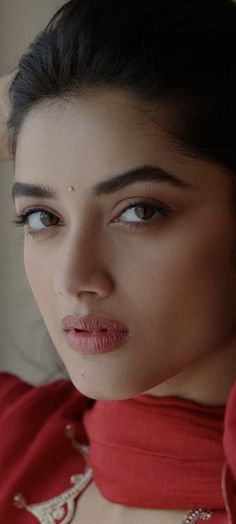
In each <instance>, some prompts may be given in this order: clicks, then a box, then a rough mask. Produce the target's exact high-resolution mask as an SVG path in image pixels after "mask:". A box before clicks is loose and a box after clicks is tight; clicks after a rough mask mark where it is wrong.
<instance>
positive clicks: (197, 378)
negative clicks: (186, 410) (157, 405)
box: [145, 341, 236, 406]
mask: <svg viewBox="0 0 236 524" xmlns="http://www.w3.org/2000/svg"><path fill="white" fill-rule="evenodd" d="M235 352H236V344H235V341H233V343H232V344H231V345H229V346H228V347H227V348H226V349H224V350H221V351H215V353H214V354H211V355H209V356H208V357H206V358H204V359H202V360H201V361H200V362H198V363H197V364H195V365H193V366H191V367H190V368H188V369H187V370H184V371H182V372H181V373H179V374H178V375H176V376H175V377H173V378H170V379H168V380H166V381H165V382H163V383H162V384H160V385H159V386H156V387H154V388H152V389H150V390H148V391H146V392H145V394H146V395H152V396H154V397H164V396H175V397H180V398H184V399H189V400H192V401H193V402H198V403H199V404H202V405H206V406H225V405H226V403H227V399H228V396H229V393H230V391H231V389H232V387H233V384H234V382H235V379H236V359H235Z"/></svg>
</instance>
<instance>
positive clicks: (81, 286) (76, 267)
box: [54, 232, 110, 295]
mask: <svg viewBox="0 0 236 524" xmlns="http://www.w3.org/2000/svg"><path fill="white" fill-rule="evenodd" d="M103 253H104V249H102V247H101V246H99V244H98V238H97V237H96V235H95V234H94V235H93V234H91V233H90V235H88V234H86V233H80V234H78V232H77V233H74V234H73V235H71V236H70V238H69V237H67V239H65V242H64V243H63V244H62V245H61V250H60V253H59V255H58V260H57V266H56V268H55V273H54V290H55V291H56V292H58V293H59V294H63V295H78V293H80V292H82V291H83V292H84V291H89V292H102V293H104V290H107V289H108V287H109V288H110V279H109V277H108V273H107V271H106V267H105V262H104V257H103ZM108 281H109V285H108ZM105 292H106V291H105Z"/></svg>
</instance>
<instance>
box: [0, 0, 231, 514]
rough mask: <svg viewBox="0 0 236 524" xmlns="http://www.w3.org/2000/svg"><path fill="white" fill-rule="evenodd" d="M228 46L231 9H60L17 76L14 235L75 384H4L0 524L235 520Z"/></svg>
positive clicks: (87, 1)
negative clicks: (0, 518) (18, 229)
mask: <svg viewBox="0 0 236 524" xmlns="http://www.w3.org/2000/svg"><path fill="white" fill-rule="evenodd" d="M235 40H236V5H235V4H234V3H233V1H231V0H217V1H216V0H214V1H213V0H204V1H203V0H192V1H191V2H189V1H187V0H181V1H179V2H178V3H177V4H176V3H175V2H173V1H171V0H155V1H154V0H148V1H147V0H145V1H144V0H139V1H138V2H137V0H136V1H135V2H134V1H133V0H129V2H128V5H127V4H124V3H123V2H121V1H116V2H115V3H113V2H112V3H111V2H107V1H106V0H72V1H70V2H68V3H67V4H65V5H64V6H63V7H62V8H61V9H60V10H59V11H58V12H57V13H56V14H55V16H54V18H53V19H52V20H51V21H50V23H49V24H48V26H47V27H46V29H45V30H44V31H43V32H41V33H40V34H39V35H38V37H37V38H36V40H35V41H34V42H33V43H32V45H31V47H30V49H29V50H28V51H27V53H26V54H25V55H24V56H23V57H22V59H21V61H20V63H19V69H18V72H17V74H16V76H15V78H14V80H13V82H12V84H11V87H10V99H11V114H10V118H9V121H8V130H9V145H10V151H11V156H12V158H13V159H14V167H15V183H14V186H13V188H12V197H13V199H14V203H15V207H16V214H17V216H16V219H15V222H16V224H17V225H24V233H25V238H24V261H25V270H26V274H27V277H28V280H29V283H30V286H31V289H32V291H33V294H34V296H35V300H36V302H37V304H38V306H39V309H40V311H41V313H42V316H43V318H44V321H45V324H46V326H47V328H48V332H49V334H50V337H51V339H52V342H53V343H54V345H55V347H56V349H57V351H58V353H59V355H60V357H61V358H62V360H63V362H64V363H65V365H66V367H67V370H68V372H69V374H70V377H71V381H72V383H73V386H72V385H71V384H70V383H69V382H66V381H57V382H56V383H51V384H48V385H47V386H42V387H39V388H32V387H31V386H28V385H27V384H23V383H22V382H20V380H19V379H17V378H16V377H12V376H11V375H7V374H2V404H3V407H4V410H5V411H4V413H3V419H2V421H3V422H4V423H6V422H7V424H8V426H7V427H8V428H9V427H10V435H11V438H10V443H9V442H8V443H7V444H6V443H4V444H3V450H2V453H1V456H2V457H4V459H2V464H0V472H1V477H3V476H4V477H5V478H6V487H5V489H4V490H3V492H4V497H2V506H3V515H4V517H5V520H7V518H8V520H9V516H10V511H12V513H11V521H12V522H13V521H14V522H24V523H26V522H29V524H30V523H31V522H32V524H33V522H35V520H38V521H39V522H44V523H46V522H48V523H49V522H58V523H59V522H61V523H62V522H63V523H66V522H72V523H73V524H77V523H78V524H93V523H95V522H96V524H97V523H98V524H100V523H101V522H104V523H105V524H106V523H107V524H108V523H109V524H117V523H122V524H132V523H134V522H135V523H136V524H139V523H141V522H142V523H143V522H145V524H154V522H155V523H156V524H158V523H163V522H165V523H173V524H177V523H181V522H184V523H186V524H188V523H190V522H197V521H200V520H208V519H209V520H211V522H212V524H214V523H217V522H220V523H233V522H236V511H235V489H236V488H235V474H236V468H235V461H236V459H235V449H234V448H235V427H236V423H235V412H234V406H235V402H236V399H235V396H236V392H235V387H234V382H235V377H236V359H235V351H236V328H235V317H236V304H235V302H236V292H235V291H236V271H235V202H234V199H235V194H234V191H235V165H236V159H235V112H236V105H235V83H236V78H235V44H236V42H235ZM95 401H96V402H95ZM6 405H7V407H6ZM22 414H23V415H22ZM4 417H5V418H4ZM22 417H23V420H24V423H23V430H22V429H21V432H20V437H19V441H18V435H16V431H17V430H16V428H17V427H18V423H20V421H21V423H22ZM64 425H65V427H66V431H67V435H68V436H69V437H70V439H71V441H72V444H73V446H74V449H73V448H70V447H69V446H67V445H66V444H65V440H63V438H62V437H63V435H62V428H63V427H64ZM16 445H17V449H16ZM12 449H13V450H14V452H13V455H14V460H13V459H12V460H11V461H10V466H9V455H10V450H12ZM4 468H5V469H4ZM76 473H78V474H79V476H78V475H77V476H76V475H75V474H76ZM71 475H72V479H71V482H72V484H73V487H71V488H69V487H68V483H69V480H68V479H69V477H70V476H71ZM16 489H17V490H18V489H19V491H20V493H16ZM14 493H16V495H15V498H14V503H15V507H14V508H13V507H11V508H12V509H11V510H10V504H9V500H10V495H12V496H13V494H14ZM19 508H21V511H20V510H19ZM17 519H18V520H17ZM21 519H22V520H21ZM27 519H28V520H27Z"/></svg>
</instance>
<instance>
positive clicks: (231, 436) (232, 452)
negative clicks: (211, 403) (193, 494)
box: [222, 382, 236, 524]
mask: <svg viewBox="0 0 236 524" xmlns="http://www.w3.org/2000/svg"><path fill="white" fill-rule="evenodd" d="M223 443H224V449H225V454H226V458H227V464H226V466H225V469H224V472H223V479H222V489H223V493H224V497H225V505H226V507H227V509H228V512H229V522H230V524H236V382H235V384H234V387H233V389H232V391H231V393H230V396H229V399H228V402H227V409H226V415H225V430H224V439H223Z"/></svg>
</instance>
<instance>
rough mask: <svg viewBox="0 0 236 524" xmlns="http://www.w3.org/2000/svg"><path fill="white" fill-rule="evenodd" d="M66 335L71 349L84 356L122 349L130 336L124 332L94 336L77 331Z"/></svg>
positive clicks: (95, 334)
mask: <svg viewBox="0 0 236 524" xmlns="http://www.w3.org/2000/svg"><path fill="white" fill-rule="evenodd" d="M64 333H65V337H66V340H67V343H68V345H69V346H70V347H71V349H73V350H74V351H75V352H76V353H82V354H83V355H94V354H99V353H108V352H109V351H113V350H114V349H117V348H118V347H120V346H121V345H122V344H123V342H124V340H125V339H126V338H127V336H128V333H127V332H123V331H110V332H109V333H104V332H103V333H102V332H96V333H93V334H92V333H87V334H86V333H78V332H77V331H66V332H64Z"/></svg>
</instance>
